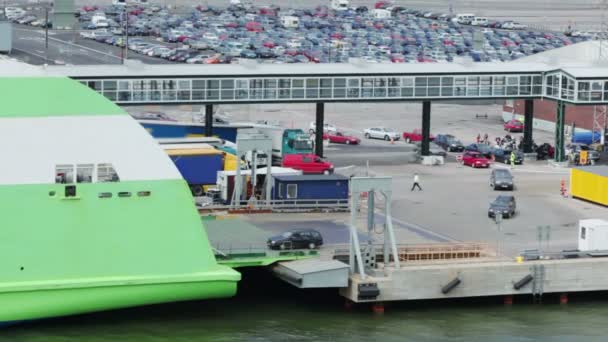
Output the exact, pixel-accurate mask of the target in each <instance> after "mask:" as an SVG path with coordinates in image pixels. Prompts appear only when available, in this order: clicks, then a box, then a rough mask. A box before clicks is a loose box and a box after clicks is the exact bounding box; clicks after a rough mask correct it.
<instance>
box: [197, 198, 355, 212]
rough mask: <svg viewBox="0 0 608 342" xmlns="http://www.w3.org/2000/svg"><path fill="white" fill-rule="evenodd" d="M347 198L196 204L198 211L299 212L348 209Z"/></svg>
mask: <svg viewBox="0 0 608 342" xmlns="http://www.w3.org/2000/svg"><path fill="white" fill-rule="evenodd" d="M349 206H350V201H349V200H348V199H298V200H296V199H293V200H292V199H290V200H271V201H269V202H267V201H264V200H255V201H239V202H237V203H234V204H208V205H197V207H198V209H199V211H203V212H204V211H263V210H269V211H273V212H300V211H316V210H318V211H348V210H349V208H350V207H349Z"/></svg>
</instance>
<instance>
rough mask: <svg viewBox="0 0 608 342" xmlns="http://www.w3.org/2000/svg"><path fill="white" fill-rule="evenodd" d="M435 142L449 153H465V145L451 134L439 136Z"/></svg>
mask: <svg viewBox="0 0 608 342" xmlns="http://www.w3.org/2000/svg"><path fill="white" fill-rule="evenodd" d="M433 141H434V142H435V144H437V145H439V146H441V147H442V148H443V149H444V150H446V151H448V152H462V151H464V145H463V144H462V143H461V142H460V140H458V139H456V137H455V136H453V135H451V134H438V135H437V136H436V137H435V139H434V140H433Z"/></svg>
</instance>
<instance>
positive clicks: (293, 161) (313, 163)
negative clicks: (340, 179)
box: [283, 154, 334, 175]
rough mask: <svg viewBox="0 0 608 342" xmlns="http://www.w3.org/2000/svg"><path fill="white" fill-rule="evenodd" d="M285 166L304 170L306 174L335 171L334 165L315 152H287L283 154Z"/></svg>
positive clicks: (326, 173)
mask: <svg viewBox="0 0 608 342" xmlns="http://www.w3.org/2000/svg"><path fill="white" fill-rule="evenodd" d="M283 167H289V168H292V169H296V170H302V172H303V173H304V174H312V173H317V174H325V175H328V174H330V173H333V172H334V166H333V165H332V164H331V163H330V162H327V161H325V160H323V159H321V158H320V157H318V156H316V155H314V154H287V155H284V156H283Z"/></svg>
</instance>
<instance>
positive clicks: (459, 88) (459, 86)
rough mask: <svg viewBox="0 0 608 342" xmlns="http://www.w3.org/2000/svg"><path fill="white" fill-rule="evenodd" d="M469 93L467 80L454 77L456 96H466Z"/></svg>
mask: <svg viewBox="0 0 608 342" xmlns="http://www.w3.org/2000/svg"><path fill="white" fill-rule="evenodd" d="M466 91H467V78H466V77H454V96H465V95H466Z"/></svg>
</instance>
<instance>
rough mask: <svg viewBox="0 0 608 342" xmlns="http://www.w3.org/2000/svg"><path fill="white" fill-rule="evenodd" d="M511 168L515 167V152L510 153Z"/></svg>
mask: <svg viewBox="0 0 608 342" xmlns="http://www.w3.org/2000/svg"><path fill="white" fill-rule="evenodd" d="M510 159H511V168H514V167H515V151H511V158H510Z"/></svg>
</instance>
